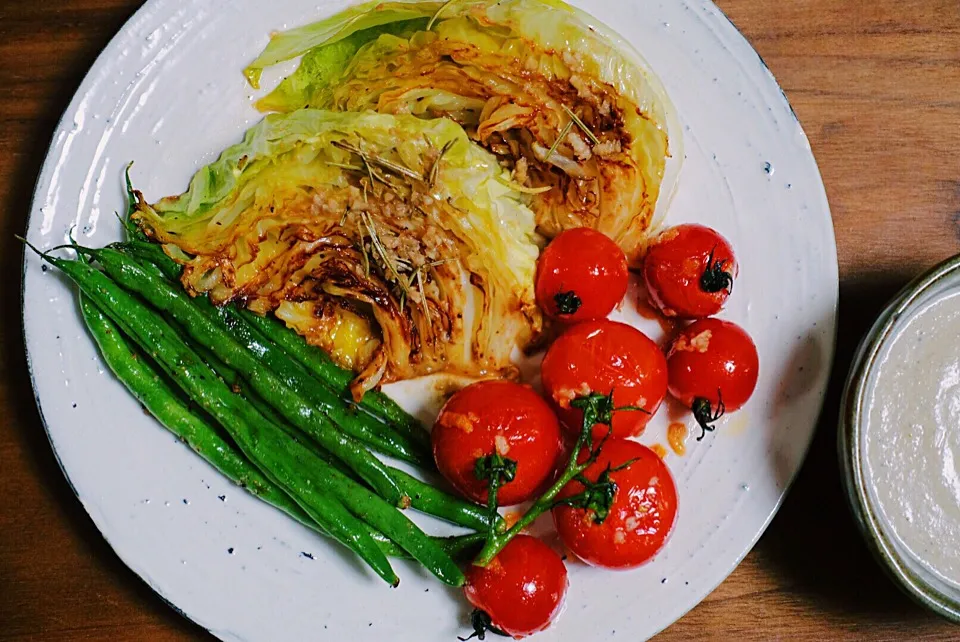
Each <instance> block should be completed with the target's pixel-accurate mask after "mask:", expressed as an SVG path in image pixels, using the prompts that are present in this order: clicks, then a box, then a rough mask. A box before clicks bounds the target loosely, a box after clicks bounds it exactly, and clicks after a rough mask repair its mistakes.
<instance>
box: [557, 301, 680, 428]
mask: <svg viewBox="0 0 960 642" xmlns="http://www.w3.org/2000/svg"><path fill="white" fill-rule="evenodd" d="M540 375H541V379H542V380H543V388H544V390H545V391H546V395H547V397H548V398H549V399H551V400H552V401H553V403H554V404H555V405H556V407H557V408H558V409H559V410H558V412H559V413H560V418H561V420H562V421H563V423H564V425H565V426H566V427H567V428H568V429H569V430H570V431H571V432H573V433H574V434H579V433H580V429H581V424H582V422H583V411H581V410H579V409H577V408H572V407H571V406H570V402H571V401H573V400H574V399H575V398H577V397H578V396H581V395H586V394H589V393H592V392H594V393H600V394H604V395H606V394H610V393H611V392H613V404H614V406H615V407H617V408H619V407H622V406H637V407H639V408H643V409H644V410H645V411H646V412H642V411H639V410H618V411H616V412H614V413H613V435H614V436H617V437H630V436H634V435H638V434H640V433H641V432H643V428H644V426H646V425H647V422H648V421H650V418H651V417H652V416H653V415H654V413H656V412H657V408H659V407H660V403H661V402H662V401H663V398H664V396H666V394H667V362H666V359H664V356H663V353H662V352H661V351H660V348H658V347H657V344H655V343H654V342H653V341H651V340H650V339H649V338H648V337H647V335H645V334H643V333H642V332H640V331H639V330H637V329H635V328H633V327H631V326H629V325H626V324H625V323H618V322H616V321H608V320H606V319H602V320H599V321H585V322H584V323H578V324H577V325H575V326H573V327H571V328H569V329H568V330H567V331H566V332H564V333H563V334H562V335H560V337H559V338H558V339H557V340H556V341H554V342H553V345H551V346H550V349H549V350H547V354H546V356H545V357H544V358H543V363H542V364H541V366H540ZM608 430H609V429H608V427H607V426H601V425H599V424H598V425H597V426H596V427H595V428H594V435H595V436H599V435H604V434H606V433H607V432H608Z"/></svg>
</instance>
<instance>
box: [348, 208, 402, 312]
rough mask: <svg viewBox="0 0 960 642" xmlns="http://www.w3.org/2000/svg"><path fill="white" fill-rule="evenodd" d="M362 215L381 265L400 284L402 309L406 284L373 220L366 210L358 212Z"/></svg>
mask: <svg viewBox="0 0 960 642" xmlns="http://www.w3.org/2000/svg"><path fill="white" fill-rule="evenodd" d="M360 215H361V216H362V217H363V223H364V225H365V226H366V228H367V233H368V234H369V235H370V244H371V245H372V246H373V249H374V250H376V252H377V254H379V255H380V259H381V260H382V261H383V265H384V267H385V268H386V271H388V272H389V273H390V275H391V276H392V277H393V280H394V281H395V282H396V283H397V285H398V286H400V290H401V293H402V296H401V299H400V309H401V311H402V310H403V301H404V300H405V299H406V296H407V288H408V286H407V284H406V283H404V281H403V278H402V277H401V276H400V271H399V270H398V269H397V266H396V265H394V263H393V261H392V260H390V257H389V255H388V254H387V250H386V248H385V247H383V243H381V242H380V236H379V235H378V234H377V229H376V226H375V225H374V224H373V221H372V220H371V219H370V215H369V214H367V213H366V212H361V214H360Z"/></svg>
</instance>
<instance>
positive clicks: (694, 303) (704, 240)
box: [643, 224, 739, 319]
mask: <svg viewBox="0 0 960 642" xmlns="http://www.w3.org/2000/svg"><path fill="white" fill-rule="evenodd" d="M738 269H739V268H738V266H737V259H736V257H735V256H734V254H733V248H732V247H731V246H730V243H728V242H727V240H726V239H725V238H723V237H722V236H720V234H718V233H717V231H716V230H712V229H710V228H709V227H706V226H703V225H692V224H691V225H678V226H676V227H672V228H670V229H668V230H666V231H665V232H663V234H661V235H660V236H659V237H658V238H657V239H656V240H655V241H654V242H653V244H652V245H650V247H649V248H648V249H647V255H646V257H645V258H644V260H643V280H644V281H645V282H646V284H647V290H648V291H649V292H650V300H651V301H652V302H653V304H654V305H656V306H657V308H659V309H660V311H661V312H662V313H663V314H664V315H665V316H668V317H680V318H683V319H699V318H702V317H709V316H712V315H714V314H716V313H717V312H719V311H720V309H721V308H722V307H723V304H724V303H725V302H726V300H727V297H728V296H729V295H730V292H731V291H732V290H733V280H734V279H735V278H736V277H737V272H738Z"/></svg>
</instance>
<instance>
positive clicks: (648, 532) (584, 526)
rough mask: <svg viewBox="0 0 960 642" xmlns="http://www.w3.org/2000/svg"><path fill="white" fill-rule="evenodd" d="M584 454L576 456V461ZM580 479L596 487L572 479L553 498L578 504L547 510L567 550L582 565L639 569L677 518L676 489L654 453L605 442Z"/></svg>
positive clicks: (624, 443) (626, 442)
mask: <svg viewBox="0 0 960 642" xmlns="http://www.w3.org/2000/svg"><path fill="white" fill-rule="evenodd" d="M588 455H589V453H588V452H583V453H581V456H580V459H581V461H583V460H584V459H585V458H586V457H587V456H588ZM583 476H584V477H585V478H586V479H587V480H588V481H590V482H594V484H596V485H594V486H593V487H592V490H591V491H590V492H589V494H588V495H583V493H584V490H585V488H584V485H583V484H581V483H580V482H579V481H572V482H570V483H569V484H567V485H566V486H565V487H564V488H563V490H562V491H560V495H559V497H560V498H561V499H565V500H568V501H570V500H571V499H572V498H576V497H579V498H580V499H579V501H576V502H574V505H572V506H571V505H567V504H560V505H558V506H556V507H555V508H554V509H553V520H554V523H555V524H556V526H557V533H559V534H560V539H562V540H563V543H564V544H566V546H567V548H569V549H570V550H571V551H572V552H573V553H574V554H575V555H576V556H577V557H579V558H580V559H582V560H583V561H585V562H587V563H588V564H592V565H594V566H602V567H604V568H618V569H623V568H633V567H636V566H640V565H641V564H643V563H644V562H646V561H648V560H649V559H650V558H651V557H653V556H654V555H656V554H657V551H659V550H660V549H661V548H663V545H664V544H665V543H666V541H667V537H668V536H669V535H670V530H671V529H672V528H673V524H674V522H675V521H676V518H677V487H676V484H675V483H674V481H673V476H672V475H671V474H670V470H669V469H668V468H667V465H666V464H665V463H664V461H663V460H662V459H661V458H660V457H658V456H657V454H656V453H655V452H653V451H652V450H650V449H649V448H647V447H646V446H641V445H640V444H638V443H637V442H635V441H630V440H628V439H617V438H611V439H609V440H608V441H607V442H606V443H605V444H603V448H602V449H601V451H600V456H599V457H598V458H597V460H596V461H595V462H594V463H592V464H591V465H590V466H589V467H588V468H587V469H586V470H585V471H584V473H583ZM611 484H612V495H611V494H610V492H609V491H610V485H611ZM611 496H612V500H611ZM598 520H599V521H598Z"/></svg>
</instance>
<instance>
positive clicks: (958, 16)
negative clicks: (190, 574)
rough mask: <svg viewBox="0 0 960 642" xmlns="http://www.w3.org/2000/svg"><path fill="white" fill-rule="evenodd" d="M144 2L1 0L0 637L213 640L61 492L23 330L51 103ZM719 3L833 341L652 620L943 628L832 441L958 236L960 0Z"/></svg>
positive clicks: (838, 629)
mask: <svg viewBox="0 0 960 642" xmlns="http://www.w3.org/2000/svg"><path fill="white" fill-rule="evenodd" d="M642 1H646V0H642ZM668 1H674V0H668ZM139 4H140V3H139V2H138V1H137V0H45V1H44V2H32V1H29V0H19V1H18V0H0V244H2V251H0V273H2V274H7V275H8V276H7V278H5V279H3V280H2V282H0V283H2V284H0V288H2V291H0V319H2V323H3V325H2V330H0V337H2V342H0V373H2V384H0V408H2V413H0V427H2V431H0V640H37V639H43V640H70V641H72V642H75V641H79V640H105V641H106V640H109V641H117V640H155V641H167V640H200V639H209V635H208V634H206V633H205V632H203V631H202V630H200V629H199V628H198V627H197V626H195V625H193V624H191V623H190V622H188V621H187V620H185V619H183V618H181V617H180V616H178V615H177V614H176V613H175V612H174V611H173V610H172V609H170V608H169V607H168V606H166V605H165V604H164V603H163V602H162V601H161V600H160V599H159V598H158V597H157V596H156V595H154V594H153V593H152V592H151V591H150V589H148V588H147V587H146V585H144V584H143V583H142V582H141V581H140V580H139V579H137V577H136V576H135V575H134V574H133V573H132V572H131V571H130V570H128V569H127V568H126V567H124V565H123V564H121V563H120V561H119V560H118V559H117V557H116V556H115V555H114V554H113V553H112V551H111V550H110V549H109V547H108V546H107V545H106V544H105V543H104V541H103V539H101V537H100V535H99V534H98V533H97V531H96V529H95V528H94V527H93V524H92V523H91V521H90V519H89V518H88V517H87V515H86V513H85V512H84V510H83V508H82V507H81V506H80V504H79V502H78V501H77V500H76V498H75V497H74V496H73V494H72V493H71V492H70V489H69V488H68V487H67V484H66V482H65V480H64V478H63V475H61V473H60V470H59V469H58V467H57V465H56V462H55V460H54V458H53V455H52V452H51V450H50V446H49V444H48V443H47V439H46V437H45V435H44V432H43V429H42V427H41V425H40V422H39V418H38V415H37V411H36V408H35V407H34V403H33V394H32V391H31V389H30V384H29V381H28V378H27V373H26V367H25V363H24V356H23V344H22V339H21V330H20V297H19V288H20V286H19V283H20V279H19V274H20V261H21V250H20V248H19V247H18V244H17V243H16V242H15V241H14V240H13V235H14V234H17V233H21V232H22V231H23V229H24V225H25V220H26V216H27V210H28V207H29V202H30V197H31V193H32V190H33V183H34V181H35V179H36V175H37V172H38V170H39V168H40V164H41V162H42V160H43V156H44V153H45V150H46V147H47V144H48V142H49V140H50V137H51V134H52V132H53V129H54V127H55V125H56V122H57V119H58V118H59V116H60V114H61V112H62V111H63V109H64V108H65V107H66V105H67V102H68V101H69V99H70V97H71V95H72V94H73V92H74V90H75V89H76V87H77V85H78V83H79V82H80V79H81V78H82V76H83V74H84V73H85V72H86V70H87V68H88V67H89V65H90V64H91V63H92V62H93V60H94V57H95V56H96V55H97V53H98V52H99V51H100V49H101V48H102V47H103V46H104V45H105V44H106V43H107V41H108V39H109V38H110V37H111V36H112V35H113V34H114V33H115V32H116V31H117V30H118V29H119V28H120V26H121V25H122V24H123V22H124V21H125V20H126V19H127V17H128V16H129V15H130V14H131V13H132V12H133V11H134V10H135V9H136V7H137V5H139ZM720 5H721V7H722V8H723V10H724V11H726V12H727V14H728V15H729V16H730V17H731V18H732V20H733V21H734V22H735V23H736V24H737V25H738V26H739V27H740V28H741V29H742V31H743V32H744V34H745V35H746V37H747V39H748V40H750V42H752V43H753V45H754V46H755V47H756V49H757V50H758V51H759V52H760V54H761V55H762V56H763V58H764V59H765V60H766V62H767V63H768V64H769V66H770V68H771V69H772V70H773V73H774V74H775V75H776V77H777V78H778V79H779V81H780V83H781V85H782V86H783V88H784V89H785V91H786V94H787V96H788V97H789V98H790V101H791V102H792V104H793V106H794V108H795V109H796V111H797V113H798V114H799V116H800V120H801V122H802V123H803V125H804V127H805V129H806V131H807V134H808V135H809V137H810V142H811V144H812V146H813V150H814V152H815V154H816V156H817V160H818V161H819V164H820V170H821V172H822V174H823V179H824V182H825V184H826V188H827V194H828V196H829V198H830V203H831V206H832V208H833V215H834V225H835V227H836V232H837V244H838V247H839V254H840V296H841V310H840V317H841V319H840V330H839V345H838V352H837V360H836V369H835V372H834V376H833V381H832V384H831V389H830V394H829V396H828V398H827V404H826V407H825V409H824V413H823V419H822V421H821V425H820V428H819V431H818V433H817V437H816V439H815V441H814V444H813V447H812V449H811V452H810V456H809V457H808V459H807V462H806V465H805V466H804V468H803V470H802V472H801V474H800V476H799V478H798V480H797V482H796V484H795V486H794V488H793V490H792V491H791V492H790V495H789V497H788V498H787V500H786V502H785V504H784V506H783V508H782V509H781V511H780V513H779V514H778V516H777V517H776V519H775V520H774V522H773V524H772V525H771V527H770V529H769V530H768V531H767V533H766V534H765V535H764V536H763V538H762V539H761V540H760V543H759V544H758V545H757V547H756V549H755V550H754V551H753V552H752V553H751V554H750V555H749V556H748V557H747V558H746V560H745V561H744V562H743V563H742V564H741V565H740V567H739V568H738V569H737V570H736V571H735V572H734V573H733V575H731V576H730V578H729V579H728V580H727V581H726V582H724V583H723V584H722V585H721V586H720V587H719V588H718V589H717V590H716V591H714V593H713V594H712V595H711V596H710V597H708V598H707V599H706V600H705V601H704V602H703V603H702V604H701V605H700V606H698V607H697V608H696V609H694V610H693V611H692V612H691V613H690V614H689V615H687V616H686V617H685V618H683V619H682V620H680V621H679V622H677V623H676V624H675V625H673V626H672V627H671V628H670V629H668V630H667V631H666V632H665V633H663V634H662V635H661V636H660V638H658V639H660V640H690V639H711V640H712V639H717V640H726V639H734V638H738V639H741V640H743V639H756V640H771V639H784V640H827V639H829V640H842V639H850V640H864V639H877V640H880V639H891V640H904V639H920V638H924V639H954V638H958V637H960V628H955V627H952V626H950V625H948V624H946V623H945V622H942V621H940V620H938V619H937V618H935V617H933V616H931V615H928V614H926V613H925V612H924V611H922V610H920V609H919V608H917V607H915V606H913V605H912V604H911V603H910V602H909V601H908V600H907V599H906V598H905V597H903V596H902V595H901V594H899V593H898V592H897V590H896V589H895V588H894V587H893V586H892V585H891V584H890V583H889V582H888V581H887V580H886V579H885V577H884V576H883V575H882V574H881V573H880V571H879V570H878V568H877V567H876V566H875V565H874V564H873V562H872V560H871V559H870V557H869V555H868V553H867V551H866V550H865V548H864V547H863V545H862V544H861V542H860V539H859V537H858V535H857V533H856V531H855V530H854V527H853V524H852V522H851V519H850V516H849V515H848V513H847V509H846V506H845V504H844V501H843V499H842V493H841V490H840V478H839V474H838V470H837V464H836V456H835V450H834V443H835V437H836V435H835V433H836V420H835V417H836V415H837V405H838V397H839V392H840V387H841V386H842V383H843V379H844V377H845V374H846V371H847V367H848V364H849V362H850V358H851V353H852V351H853V349H854V348H855V346H856V343H857V341H858V340H859V338H860V336H861V334H862V333H863V332H864V331H865V329H866V328H867V327H868V326H869V324H870V323H871V322H872V319H873V318H874V316H875V314H876V313H877V311H878V310H879V309H880V307H881V306H882V305H883V304H884V302H885V301H886V300H887V299H888V298H889V297H890V296H891V295H892V294H893V293H894V291H895V290H897V288H899V287H900V286H901V285H902V284H904V283H905V282H906V281H907V280H908V279H910V278H911V277H912V276H914V275H915V274H917V273H918V272H919V271H921V270H923V269H924V268H926V267H928V266H930V265H932V264H934V263H936V262H938V261H940V260H941V259H943V258H946V257H947V256H950V255H951V254H954V253H957V252H958V251H960V3H958V2H957V0H790V1H788V2H775V1H770V0H723V1H722V2H720ZM784 287H789V284H784Z"/></svg>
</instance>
